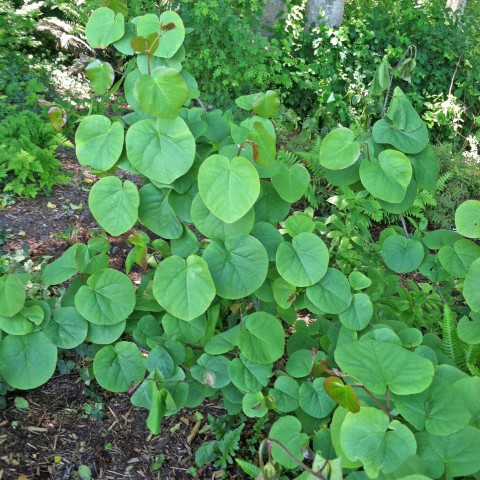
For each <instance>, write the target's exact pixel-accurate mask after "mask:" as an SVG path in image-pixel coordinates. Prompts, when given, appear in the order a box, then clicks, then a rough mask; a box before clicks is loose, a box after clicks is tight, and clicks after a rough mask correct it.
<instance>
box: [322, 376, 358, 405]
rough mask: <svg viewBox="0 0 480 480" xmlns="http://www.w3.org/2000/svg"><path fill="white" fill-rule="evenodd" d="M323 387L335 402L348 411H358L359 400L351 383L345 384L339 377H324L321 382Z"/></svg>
mask: <svg viewBox="0 0 480 480" xmlns="http://www.w3.org/2000/svg"><path fill="white" fill-rule="evenodd" d="M323 388H324V389H325V392H327V394H328V395H329V396H330V397H331V398H332V399H333V400H335V402H337V403H338V404H339V405H340V406H341V407H343V408H345V409H347V410H348V411H349V412H352V413H357V412H359V411H360V401H359V399H358V397H357V394H356V393H355V390H354V389H353V387H352V386H351V385H345V384H344V383H343V381H342V379H341V378H338V377H328V378H326V379H325V381H324V382H323Z"/></svg>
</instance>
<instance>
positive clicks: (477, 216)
mask: <svg viewBox="0 0 480 480" xmlns="http://www.w3.org/2000/svg"><path fill="white" fill-rule="evenodd" d="M455 225H456V227H457V231H458V233H460V234H461V235H463V236H464V237H468V238H480V201H478V200H467V201H466V202H463V203H462V204H461V205H460V206H459V207H458V208H457V210H456V211H455Z"/></svg>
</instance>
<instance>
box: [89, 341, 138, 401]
mask: <svg viewBox="0 0 480 480" xmlns="http://www.w3.org/2000/svg"><path fill="white" fill-rule="evenodd" d="M93 372H94V373H95V378H96V380H97V382H98V383H99V384H100V386H101V387H103V388H105V389H106V390H110V391H111V392H126V391H128V389H129V388H130V386H131V385H132V383H135V382H138V381H140V380H142V379H143V377H144V376H145V373H146V368H145V359H144V358H143V355H142V353H141V352H140V350H139V349H138V347H137V346H136V345H135V344H134V343H132V342H118V343H117V344H115V346H113V345H107V346H106V347H103V348H101V349H100V350H99V351H98V352H97V354H96V355H95V359H94V361H93Z"/></svg>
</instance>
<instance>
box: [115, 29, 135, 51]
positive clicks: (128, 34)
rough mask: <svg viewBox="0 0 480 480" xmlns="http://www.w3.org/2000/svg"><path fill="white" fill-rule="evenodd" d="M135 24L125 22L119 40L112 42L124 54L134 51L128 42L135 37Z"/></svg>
mask: <svg viewBox="0 0 480 480" xmlns="http://www.w3.org/2000/svg"><path fill="white" fill-rule="evenodd" d="M135 31H136V26H135V25H134V24H133V23H132V22H126V23H125V33H124V35H123V37H122V38H120V40H117V41H116V42H114V43H113V46H114V47H115V48H116V49H117V50H118V51H119V52H120V53H123V54H124V55H133V54H134V51H133V48H132V46H131V44H130V42H131V41H132V40H133V38H134V37H135Z"/></svg>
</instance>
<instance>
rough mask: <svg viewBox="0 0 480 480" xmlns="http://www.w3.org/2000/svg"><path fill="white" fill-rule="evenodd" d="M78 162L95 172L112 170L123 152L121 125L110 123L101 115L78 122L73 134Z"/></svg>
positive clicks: (91, 116) (119, 123)
mask: <svg viewBox="0 0 480 480" xmlns="http://www.w3.org/2000/svg"><path fill="white" fill-rule="evenodd" d="M75 145H76V153H77V158H78V161H79V162H80V164H81V165H87V166H89V167H92V168H94V169H95V170H101V171H106V170H109V169H110V168H112V167H113V166H114V165H115V163H117V160H118V159H119V158H120V155H121V154H122V150H123V125H122V123H121V122H114V123H111V122H110V120H109V119H108V118H107V117H104V116H103V115H90V116H89V117H85V118H83V119H82V121H81V122H80V125H79V126H78V128H77V131H76V132H75Z"/></svg>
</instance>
